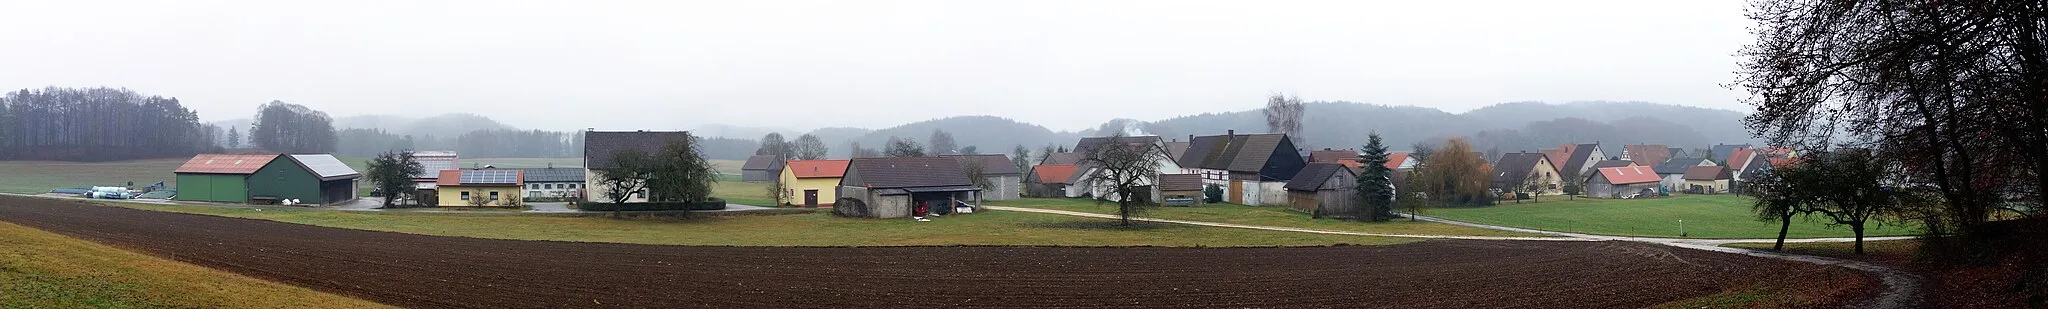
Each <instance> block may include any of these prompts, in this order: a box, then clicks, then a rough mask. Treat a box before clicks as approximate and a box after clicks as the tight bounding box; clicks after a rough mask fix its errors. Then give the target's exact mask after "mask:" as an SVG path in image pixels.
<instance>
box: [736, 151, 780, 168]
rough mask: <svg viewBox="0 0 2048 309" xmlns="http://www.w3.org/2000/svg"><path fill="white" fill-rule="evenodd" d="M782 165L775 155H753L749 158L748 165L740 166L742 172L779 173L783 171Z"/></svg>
mask: <svg viewBox="0 0 2048 309" xmlns="http://www.w3.org/2000/svg"><path fill="white" fill-rule="evenodd" d="M782 164H783V162H782V160H779V159H777V158H776V157H775V156H773V155H753V156H748V157H747V163H745V164H740V170H743V171H779V170H782Z"/></svg>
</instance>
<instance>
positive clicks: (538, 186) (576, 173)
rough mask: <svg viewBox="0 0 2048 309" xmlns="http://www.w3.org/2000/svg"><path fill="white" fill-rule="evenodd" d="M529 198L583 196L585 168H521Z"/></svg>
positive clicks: (521, 175) (521, 176)
mask: <svg viewBox="0 0 2048 309" xmlns="http://www.w3.org/2000/svg"><path fill="white" fill-rule="evenodd" d="M512 170H518V171H520V180H521V182H522V183H525V184H526V198H528V199H562V198H575V197H581V196H583V194H584V193H583V184H584V181H585V180H584V179H583V169H582V168H566V167H542V168H519V169H512Z"/></svg>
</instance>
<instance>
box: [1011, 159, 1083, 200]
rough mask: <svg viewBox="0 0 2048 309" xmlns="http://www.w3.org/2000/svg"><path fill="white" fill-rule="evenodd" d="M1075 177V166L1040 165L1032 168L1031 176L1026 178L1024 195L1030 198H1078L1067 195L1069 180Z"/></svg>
mask: <svg viewBox="0 0 2048 309" xmlns="http://www.w3.org/2000/svg"><path fill="white" fill-rule="evenodd" d="M1073 177H1074V165H1073V164H1039V165H1035V166H1032V167H1031V175H1030V176H1028V177H1025V184H1024V195H1025V196H1030V197H1078V196H1068V195H1067V185H1068V184H1071V183H1072V182H1070V181H1069V180H1068V179H1072V178H1073Z"/></svg>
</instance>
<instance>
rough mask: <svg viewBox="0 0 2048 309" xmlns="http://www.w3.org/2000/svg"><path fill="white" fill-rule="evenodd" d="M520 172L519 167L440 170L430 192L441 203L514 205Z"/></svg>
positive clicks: (521, 177)
mask: <svg viewBox="0 0 2048 309" xmlns="http://www.w3.org/2000/svg"><path fill="white" fill-rule="evenodd" d="M524 174H525V172H524V171H520V170H497V169H478V170H443V171H441V178H440V179H437V180H435V182H436V183H435V188H434V194H435V195H437V196H438V197H437V199H438V202H440V204H438V205H440V206H441V207H474V206H483V207H518V206H520V205H521V203H520V199H521V198H522V196H520V195H519V194H520V192H521V191H520V188H522V187H524V186H525V184H524V183H523V181H521V179H523V177H525V175H524Z"/></svg>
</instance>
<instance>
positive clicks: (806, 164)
mask: <svg viewBox="0 0 2048 309" xmlns="http://www.w3.org/2000/svg"><path fill="white" fill-rule="evenodd" d="M848 162H853V161H852V160H790V161H789V164H788V165H784V166H783V168H784V169H788V170H789V172H790V173H793V174H796V178H839V177H843V176H846V164H847V163H848Z"/></svg>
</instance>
